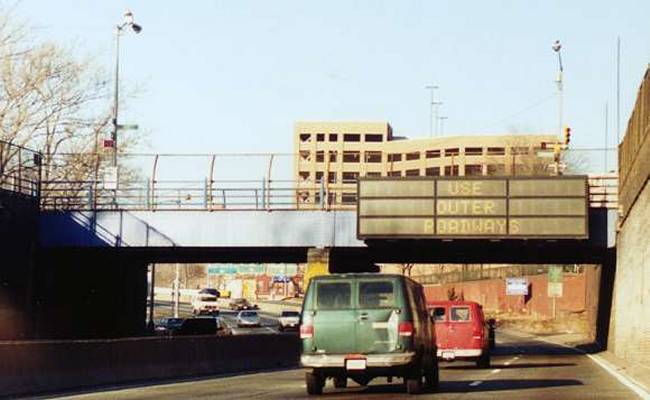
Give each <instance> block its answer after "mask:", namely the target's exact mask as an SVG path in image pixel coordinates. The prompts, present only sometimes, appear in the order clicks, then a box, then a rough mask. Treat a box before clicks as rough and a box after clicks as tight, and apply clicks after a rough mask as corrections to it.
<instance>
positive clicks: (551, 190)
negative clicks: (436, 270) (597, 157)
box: [357, 176, 588, 239]
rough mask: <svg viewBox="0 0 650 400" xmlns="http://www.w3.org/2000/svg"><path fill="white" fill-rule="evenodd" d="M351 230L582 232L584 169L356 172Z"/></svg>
mask: <svg viewBox="0 0 650 400" xmlns="http://www.w3.org/2000/svg"><path fill="white" fill-rule="evenodd" d="M358 194H359V200H358V203H357V207H358V208H357V236H358V238H359V239H370V238H395V237H403V238H440V239H447V238H449V239H454V238H571V239H586V238H587V237H588V223H587V216H588V203H587V198H588V188H587V178H586V176H559V177H534V178H531V177H483V178H475V177H439V178H429V177H427V178H392V177H389V178H361V179H360V180H359V183H358Z"/></svg>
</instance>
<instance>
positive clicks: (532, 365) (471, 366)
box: [441, 363, 576, 370]
mask: <svg viewBox="0 0 650 400" xmlns="http://www.w3.org/2000/svg"><path fill="white" fill-rule="evenodd" d="M574 365H576V364H575V363H513V364H509V365H505V364H494V363H493V364H492V365H491V366H490V368H493V369H495V368H498V369H521V368H551V367H572V366H574ZM441 369H450V370H465V369H468V370H475V369H477V367H476V365H474V364H467V365H450V366H445V365H444V364H442V365H441Z"/></svg>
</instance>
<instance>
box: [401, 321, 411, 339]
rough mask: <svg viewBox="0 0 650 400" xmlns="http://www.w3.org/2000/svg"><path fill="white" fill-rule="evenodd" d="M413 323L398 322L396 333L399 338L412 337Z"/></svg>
mask: <svg viewBox="0 0 650 400" xmlns="http://www.w3.org/2000/svg"><path fill="white" fill-rule="evenodd" d="M414 330H415V329H414V328H413V323H412V322H410V321H404V322H400V323H399V325H398V326H397V332H398V333H399V335H400V336H413V331H414Z"/></svg>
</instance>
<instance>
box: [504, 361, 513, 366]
mask: <svg viewBox="0 0 650 400" xmlns="http://www.w3.org/2000/svg"><path fill="white" fill-rule="evenodd" d="M510 364H512V363H511V362H510V361H506V362H504V363H503V365H506V366H508V365H510Z"/></svg>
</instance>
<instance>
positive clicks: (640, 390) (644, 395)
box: [531, 335, 650, 400]
mask: <svg viewBox="0 0 650 400" xmlns="http://www.w3.org/2000/svg"><path fill="white" fill-rule="evenodd" d="M531 336H532V337H534V338H535V339H536V340H540V341H542V342H546V343H549V344H554V345H556V346H561V347H564V348H566V349H570V350H573V351H575V352H576V353H578V354H583V355H586V356H587V357H589V359H590V360H592V361H593V362H594V363H595V364H597V365H598V366H600V367H601V368H602V369H604V370H605V371H607V372H608V373H609V374H610V375H612V376H613V377H614V378H616V379H617V380H618V381H619V382H621V383H622V384H623V385H625V386H626V387H627V388H628V389H630V390H631V391H633V392H634V393H635V394H636V395H637V396H639V397H640V398H641V399H643V400H650V392H648V391H647V390H646V389H645V388H644V387H643V386H641V385H640V384H639V383H637V382H636V381H635V380H634V379H633V378H631V377H629V376H627V375H625V374H623V373H621V372H619V371H618V369H617V368H616V366H614V365H613V364H612V363H610V362H609V361H606V360H605V359H604V358H603V357H601V356H599V355H597V354H589V353H587V352H585V351H583V350H580V349H577V348H575V347H572V346H569V345H566V344H564V343H559V342H553V341H551V340H547V339H544V338H543V337H539V336H534V335H531Z"/></svg>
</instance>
